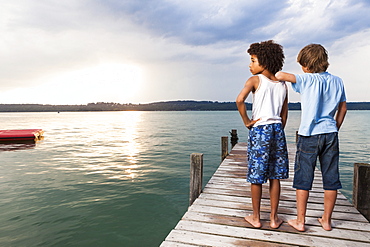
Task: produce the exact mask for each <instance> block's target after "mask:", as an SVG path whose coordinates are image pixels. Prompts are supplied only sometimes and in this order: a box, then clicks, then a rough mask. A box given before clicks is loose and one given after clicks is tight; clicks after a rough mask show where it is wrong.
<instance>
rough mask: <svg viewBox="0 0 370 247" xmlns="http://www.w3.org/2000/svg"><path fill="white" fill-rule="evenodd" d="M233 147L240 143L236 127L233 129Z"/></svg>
mask: <svg viewBox="0 0 370 247" xmlns="http://www.w3.org/2000/svg"><path fill="white" fill-rule="evenodd" d="M230 134H231V149H232V148H233V147H234V146H235V145H236V144H237V143H238V140H239V138H238V133H237V130H236V129H232V130H231V132H230Z"/></svg>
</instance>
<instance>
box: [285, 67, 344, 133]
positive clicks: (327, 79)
mask: <svg viewBox="0 0 370 247" xmlns="http://www.w3.org/2000/svg"><path fill="white" fill-rule="evenodd" d="M295 77H296V83H292V88H293V90H294V91H296V92H297V93H300V94H301V107H302V113H301V114H302V115H301V124H300V127H299V131H298V134H300V135H303V136H312V135H318V134H325V133H331V132H338V128H337V123H336V121H335V119H334V115H335V113H336V111H337V108H338V104H339V103H340V102H343V101H346V94H345V90H344V85H343V81H342V79H341V78H339V77H337V76H334V75H332V74H330V73H328V72H323V73H305V74H296V75H295Z"/></svg>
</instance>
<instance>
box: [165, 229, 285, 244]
mask: <svg viewBox="0 0 370 247" xmlns="http://www.w3.org/2000/svg"><path fill="white" fill-rule="evenodd" d="M167 241H168V242H170V243H171V244H168V245H164V244H162V245H161V247H167V246H171V247H173V246H179V247H182V246H213V247H228V246H252V247H253V246H256V247H275V246H277V247H279V246H280V247H285V246H292V245H286V244H276V243H271V242H263V241H258V240H249V239H243V238H235V237H225V236H219V235H214V234H207V233H199V232H191V231H182V230H174V231H172V232H171V234H170V235H168V237H167V238H166V242H167ZM178 244H180V245H178ZM190 244H191V245H190Z"/></svg>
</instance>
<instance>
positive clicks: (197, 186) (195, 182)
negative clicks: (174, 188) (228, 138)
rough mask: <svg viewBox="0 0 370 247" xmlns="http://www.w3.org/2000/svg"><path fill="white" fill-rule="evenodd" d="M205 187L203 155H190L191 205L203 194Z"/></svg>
mask: <svg viewBox="0 0 370 247" xmlns="http://www.w3.org/2000/svg"><path fill="white" fill-rule="evenodd" d="M202 185H203V154H202V153H192V154H191V155H190V196H189V205H192V204H193V202H194V201H195V199H197V198H198V196H199V195H200V193H202Z"/></svg>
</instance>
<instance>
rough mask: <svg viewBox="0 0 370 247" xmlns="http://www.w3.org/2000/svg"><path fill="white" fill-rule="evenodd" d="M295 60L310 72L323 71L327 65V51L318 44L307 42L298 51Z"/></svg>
mask: <svg viewBox="0 0 370 247" xmlns="http://www.w3.org/2000/svg"><path fill="white" fill-rule="evenodd" d="M297 62H298V63H299V64H300V65H302V66H303V67H307V69H308V70H309V71H310V72H311V73H321V72H325V71H326V70H327V69H328V67H329V62H328V52H327V51H326V49H325V48H324V47H323V46H322V45H320V44H309V45H307V46H305V47H303V48H302V50H301V51H300V52H299V54H298V57H297Z"/></svg>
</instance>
